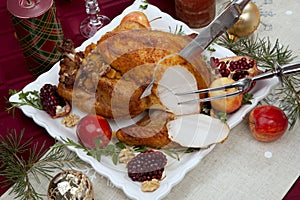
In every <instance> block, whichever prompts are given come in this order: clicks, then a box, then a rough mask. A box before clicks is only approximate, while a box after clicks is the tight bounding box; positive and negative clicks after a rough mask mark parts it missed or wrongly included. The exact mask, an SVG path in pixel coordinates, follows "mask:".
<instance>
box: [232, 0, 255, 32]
mask: <svg viewBox="0 0 300 200" xmlns="http://www.w3.org/2000/svg"><path fill="white" fill-rule="evenodd" d="M259 22H260V13H259V9H258V7H257V6H256V5H255V3H253V2H249V3H248V4H247V5H246V6H245V8H244V10H243V12H242V14H241V16H240V17H239V20H238V21H237V22H236V23H235V24H234V25H233V26H232V27H231V28H230V29H228V31H227V32H228V33H229V34H232V35H235V36H237V37H245V36H248V35H250V34H251V33H253V32H254V31H255V30H256V29H257V27H258V25H259Z"/></svg>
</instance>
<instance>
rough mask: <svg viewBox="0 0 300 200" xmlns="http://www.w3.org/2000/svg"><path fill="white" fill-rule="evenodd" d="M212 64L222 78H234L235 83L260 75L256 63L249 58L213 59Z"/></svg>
mask: <svg viewBox="0 0 300 200" xmlns="http://www.w3.org/2000/svg"><path fill="white" fill-rule="evenodd" d="M210 64H211V67H212V68H213V69H214V70H215V71H216V73H220V76H221V77H228V78H232V79H233V80H235V81H237V80H240V79H242V78H245V77H252V76H256V75H257V74H259V73H260V70H259V69H258V68H257V64H256V61H255V60H254V59H252V58H250V57H248V56H232V57H226V58H221V59H219V58H215V57H211V58H210Z"/></svg>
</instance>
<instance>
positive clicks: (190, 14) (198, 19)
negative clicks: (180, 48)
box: [175, 0, 216, 28]
mask: <svg viewBox="0 0 300 200" xmlns="http://www.w3.org/2000/svg"><path fill="white" fill-rule="evenodd" d="M175 12H176V16H177V18H178V19H179V20H181V21H183V22H185V23H186V24H187V25H188V26H189V27H191V28H201V27H204V26H206V25H208V24H209V23H210V22H211V21H212V20H213V19H214V17H215V14H216V1H215V0H175Z"/></svg>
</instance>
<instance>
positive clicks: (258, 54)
mask: <svg viewBox="0 0 300 200" xmlns="http://www.w3.org/2000/svg"><path fill="white" fill-rule="evenodd" d="M216 43H217V44H219V45H221V46H224V47H226V48H228V49H230V50H231V51H232V52H234V53H235V54H237V55H244V56H249V57H252V58H253V59H255V60H256V61H257V64H258V66H259V67H262V68H264V69H265V70H273V69H275V65H274V63H275V62H277V63H278V64H279V65H285V64H288V63H291V62H292V61H293V60H294V59H295V56H293V55H292V51H291V50H290V49H289V48H288V46H286V47H285V46H283V45H281V44H280V43H279V40H278V39H277V40H276V41H275V43H274V44H272V43H271V42H270V39H269V38H258V37H255V38H250V37H243V38H240V39H238V40H237V41H235V40H233V39H231V38H230V37H229V35H228V34H224V35H222V36H221V37H220V38H219V39H218V40H217V41H216ZM282 80H283V84H282V86H281V87H278V88H276V89H275V90H274V95H276V96H277V95H278V96H279V97H280V98H278V99H277V100H278V103H279V105H278V106H279V107H280V108H281V109H283V111H284V112H285V113H286V114H287V116H288V117H289V124H290V129H292V128H293V127H294V125H295V124H296V121H297V120H298V119H300V98H299V96H300V95H299V93H300V78H299V76H297V75H296V74H294V75H289V76H287V77H283V79H282ZM268 98H269V97H267V98H266V99H267V100H268Z"/></svg>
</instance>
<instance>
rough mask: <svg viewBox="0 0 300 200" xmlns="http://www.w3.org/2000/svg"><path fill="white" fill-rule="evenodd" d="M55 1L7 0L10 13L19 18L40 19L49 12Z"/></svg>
mask: <svg viewBox="0 0 300 200" xmlns="http://www.w3.org/2000/svg"><path fill="white" fill-rule="evenodd" d="M52 4H53V0H7V9H8V11H9V12H10V13H11V14H12V15H14V16H15V17H18V18H24V19H27V18H33V17H39V16H41V15H42V14H44V13H45V12H47V11H48V10H49V9H50V7H51V6H52Z"/></svg>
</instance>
